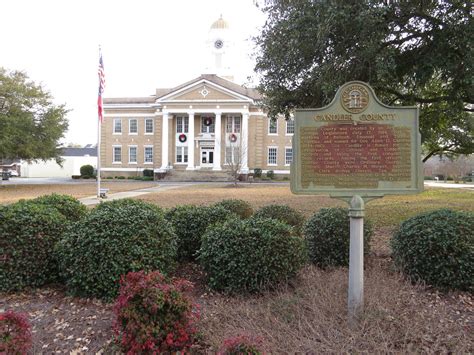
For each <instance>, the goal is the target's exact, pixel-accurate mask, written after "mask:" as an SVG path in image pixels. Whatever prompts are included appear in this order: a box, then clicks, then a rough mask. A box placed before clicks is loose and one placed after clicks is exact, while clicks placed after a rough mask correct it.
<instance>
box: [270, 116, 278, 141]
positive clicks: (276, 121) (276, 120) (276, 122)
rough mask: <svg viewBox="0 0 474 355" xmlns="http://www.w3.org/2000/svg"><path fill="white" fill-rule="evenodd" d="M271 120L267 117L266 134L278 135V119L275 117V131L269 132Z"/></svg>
mask: <svg viewBox="0 0 474 355" xmlns="http://www.w3.org/2000/svg"><path fill="white" fill-rule="evenodd" d="M272 121H273V120H272V119H271V118H270V117H268V129H267V135H269V136H278V119H275V124H276V130H277V131H276V133H270V123H271V122H272Z"/></svg>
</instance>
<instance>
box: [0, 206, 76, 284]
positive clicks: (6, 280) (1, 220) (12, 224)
mask: <svg viewBox="0 0 474 355" xmlns="http://www.w3.org/2000/svg"><path fill="white" fill-rule="evenodd" d="M67 224H68V223H67V220H66V218H65V217H64V216H63V215H61V214H60V213H59V212H58V211H57V210H55V209H53V208H51V207H48V206H44V205H41V204H38V203H33V202H30V201H20V202H17V203H15V204H12V205H8V206H6V207H3V208H1V209H0V257H1V260H0V262H1V265H2V267H1V268H0V291H15V290H21V289H23V288H25V287H28V286H32V287H37V286H42V285H44V284H46V283H48V282H52V281H56V280H57V276H58V270H57V263H56V259H55V257H54V253H53V249H54V246H55V244H56V243H57V241H58V240H59V239H60V237H61V234H62V233H63V231H64V230H65V228H66V226H67Z"/></svg>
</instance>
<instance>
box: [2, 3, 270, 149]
mask: <svg viewBox="0 0 474 355" xmlns="http://www.w3.org/2000/svg"><path fill="white" fill-rule="evenodd" d="M1 12H2V19H1V21H0V33H2V39H1V41H0V66H2V67H4V68H6V69H9V70H21V71H25V72H26V73H27V74H28V76H29V77H30V79H31V80H33V81H35V82H36V83H41V84H42V85H43V87H44V88H46V89H47V90H48V91H49V92H50V93H51V95H52V96H53V97H54V102H55V103H57V104H65V105H66V107H67V108H68V109H69V110H71V111H70V112H69V113H68V116H67V117H68V120H69V130H68V132H67V133H66V136H65V138H64V139H63V141H62V143H65V144H66V143H77V144H88V143H92V144H95V143H96V142H97V90H98V76H97V68H98V61H99V45H100V46H101V48H102V55H103V60H104V67H105V75H106V88H105V92H104V97H124V96H148V95H153V94H154V92H155V89H156V88H170V87H174V86H177V85H180V84H182V83H184V82H186V81H189V80H191V79H194V78H196V77H198V76H199V75H201V74H203V73H204V64H203V58H204V56H205V53H206V52H205V48H206V47H205V42H206V39H207V36H208V33H209V29H210V26H211V25H212V23H213V22H214V21H216V20H217V19H218V18H219V16H220V15H222V17H223V19H224V20H226V21H227V22H228V24H229V26H230V29H231V31H232V33H233V36H234V44H235V52H234V53H235V58H234V60H235V62H237V63H238V65H237V66H236V68H235V69H234V76H235V81H236V82H237V83H239V84H243V83H246V82H248V81H247V77H249V76H254V72H253V67H254V59H253V57H252V53H255V45H254V43H253V41H252V40H251V38H252V37H253V36H256V35H258V33H259V30H260V28H261V27H262V26H263V24H264V23H265V19H266V17H265V15H264V14H263V13H262V11H261V10H260V9H258V8H257V7H256V6H255V4H254V0H199V1H196V0H167V1H163V0H154V1H153V0H133V1H132V0H129V1H124V0H114V1H112V0H95V1H94V0H82V1H79V0H74V1H72V0H41V1H38V0H8V1H4V2H2V5H1ZM254 77H255V76H254ZM254 80H255V79H254ZM254 83H255V81H254Z"/></svg>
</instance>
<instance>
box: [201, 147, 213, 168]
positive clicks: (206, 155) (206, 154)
mask: <svg viewBox="0 0 474 355" xmlns="http://www.w3.org/2000/svg"><path fill="white" fill-rule="evenodd" d="M213 164H214V150H213V149H209V148H201V166H202V167H205V168H206V167H212V165H213Z"/></svg>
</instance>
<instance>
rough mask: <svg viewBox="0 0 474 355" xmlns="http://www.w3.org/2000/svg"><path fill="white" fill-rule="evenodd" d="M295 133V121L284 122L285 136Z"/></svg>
mask: <svg viewBox="0 0 474 355" xmlns="http://www.w3.org/2000/svg"><path fill="white" fill-rule="evenodd" d="M293 133H295V120H293V119H289V120H287V121H286V134H287V135H290V134H293Z"/></svg>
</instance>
